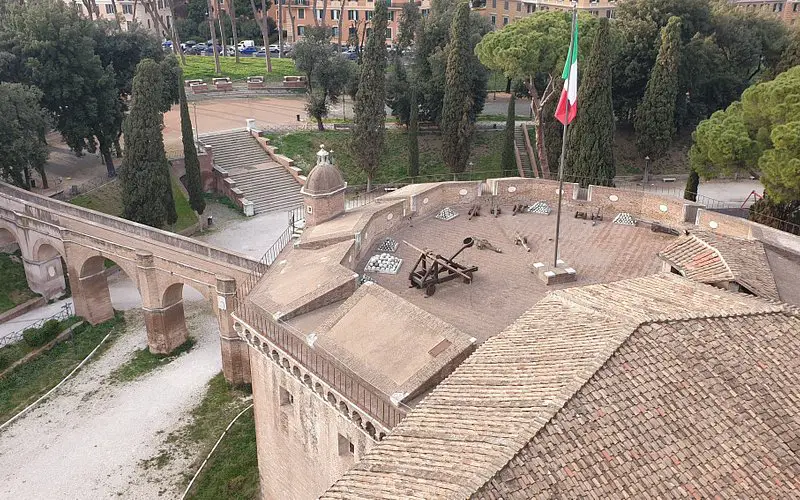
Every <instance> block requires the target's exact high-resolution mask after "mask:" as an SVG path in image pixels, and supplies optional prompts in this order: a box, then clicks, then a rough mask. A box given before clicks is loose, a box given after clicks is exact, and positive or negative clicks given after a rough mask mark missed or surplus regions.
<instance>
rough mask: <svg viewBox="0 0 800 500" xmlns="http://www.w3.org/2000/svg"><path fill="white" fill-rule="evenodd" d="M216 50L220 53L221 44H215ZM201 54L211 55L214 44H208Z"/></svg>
mask: <svg viewBox="0 0 800 500" xmlns="http://www.w3.org/2000/svg"><path fill="white" fill-rule="evenodd" d="M217 52H218V53H220V54H221V53H222V45H217ZM203 55H206V56H213V55H214V46H213V45H209V46H208V47H206V50H204V51H203Z"/></svg>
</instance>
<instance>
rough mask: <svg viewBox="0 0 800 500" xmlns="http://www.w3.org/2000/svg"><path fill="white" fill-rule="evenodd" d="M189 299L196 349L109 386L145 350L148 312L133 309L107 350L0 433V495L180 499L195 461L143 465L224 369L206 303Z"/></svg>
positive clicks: (190, 296)
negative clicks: (111, 378)
mask: <svg viewBox="0 0 800 500" xmlns="http://www.w3.org/2000/svg"><path fill="white" fill-rule="evenodd" d="M195 293H196V292H195ZM186 296H187V297H186V302H185V308H186V317H187V324H188V326H189V331H190V334H191V335H192V336H194V337H195V338H196V339H197V344H196V345H195V347H194V348H193V349H192V350H191V351H190V352H189V353H187V354H185V355H182V356H180V357H179V358H178V359H176V360H174V361H172V362H171V363H169V364H168V365H166V366H164V367H162V368H160V369H158V370H155V371H153V372H151V373H149V374H147V375H145V376H143V377H142V378H140V379H138V380H135V381H133V382H129V383H126V384H112V383H110V382H109V379H108V376H109V374H110V373H111V372H112V371H113V370H114V369H115V368H117V367H118V366H120V365H121V364H122V363H124V362H125V361H126V360H127V359H129V358H130V356H131V355H132V353H133V352H134V351H135V350H136V349H140V348H142V347H144V346H145V345H146V334H145V326H144V321H143V316H142V313H141V310H140V309H134V310H130V311H128V312H127V313H126V319H127V327H126V332H125V333H124V334H123V335H122V336H121V337H120V338H118V339H117V340H116V341H115V342H114V344H113V345H112V346H111V348H110V349H109V350H108V351H107V352H106V353H105V354H103V355H102V356H101V357H100V358H98V359H97V360H95V361H94V362H93V363H91V364H90V365H89V366H88V368H86V369H84V370H82V371H80V372H79V373H78V374H77V375H76V377H75V378H74V379H72V380H71V381H69V382H68V383H66V384H65V385H64V386H63V387H62V388H61V389H60V390H59V391H58V392H57V393H56V395H54V396H53V397H52V398H51V399H50V400H49V401H47V402H45V403H43V404H42V405H40V406H39V407H37V408H36V409H34V410H33V411H31V412H30V413H29V414H28V415H26V416H25V417H23V418H22V419H20V420H19V421H18V422H16V423H15V424H13V425H12V426H11V427H10V428H8V429H7V430H6V431H4V432H2V433H0V498H14V499H20V500H21V499H37V500H38V499H42V498H87V499H88V498H91V499H95V498H114V497H118V498H126V499H127V498H142V499H152V498H157V497H159V496H163V497H165V498H174V497H176V496H178V495H179V492H178V490H179V486H178V482H179V481H180V479H181V474H182V473H185V472H188V473H190V474H191V473H192V472H193V471H187V466H188V464H189V463H190V462H191V459H192V458H193V457H189V458H186V457H184V456H176V457H173V459H172V460H170V461H169V463H168V464H167V465H166V466H165V467H164V468H162V469H159V470H156V469H152V468H148V467H146V465H145V464H143V462H144V461H146V460H148V459H150V458H152V457H153V455H154V454H155V453H156V450H158V449H159V447H160V446H161V445H162V443H163V440H164V439H165V437H166V436H167V435H168V434H169V433H170V432H172V431H174V430H177V429H179V428H180V427H182V426H183V425H185V424H186V421H187V418H188V414H189V411H190V410H191V409H192V408H193V407H194V406H195V405H196V404H197V403H198V401H199V400H200V399H201V398H202V396H203V394H204V390H205V384H206V383H207V382H208V380H209V379H211V377H212V376H214V375H215V374H216V373H218V372H219V371H220V369H221V362H220V355H219V340H218V337H217V330H218V328H217V326H216V320H215V318H214V316H213V315H212V314H211V311H210V308H209V307H208V304H206V303H205V301H204V300H202V297H200V298H199V300H198V296H197V295H195V294H192V293H188V292H187V293H186ZM191 299H194V300H191ZM189 455H192V454H191V453H190V454H189Z"/></svg>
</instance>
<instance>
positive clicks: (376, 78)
mask: <svg viewBox="0 0 800 500" xmlns="http://www.w3.org/2000/svg"><path fill="white" fill-rule="evenodd" d="M388 20H389V9H388V7H387V6H386V2H385V1H384V0H376V2H375V15H373V16H372V32H371V33H370V34H369V35H368V36H367V46H366V48H365V49H364V55H363V59H362V63H361V73H360V74H359V81H358V92H357V93H356V102H355V108H354V110H353V111H354V113H355V116H354V117H353V135H352V137H351V138H350V150H351V151H352V153H353V156H354V157H355V158H356V159H357V161H358V166H359V167H360V168H361V169H362V170H364V172H366V174H367V191H369V190H370V189H371V188H372V178H373V177H374V176H375V172H376V171H377V170H378V166H379V162H380V156H381V152H382V151H383V141H384V137H385V135H386V124H385V123H384V119H385V118H386V110H385V104H384V100H385V95H386V41H385V40H384V38H385V36H384V33H386V25H387V23H388Z"/></svg>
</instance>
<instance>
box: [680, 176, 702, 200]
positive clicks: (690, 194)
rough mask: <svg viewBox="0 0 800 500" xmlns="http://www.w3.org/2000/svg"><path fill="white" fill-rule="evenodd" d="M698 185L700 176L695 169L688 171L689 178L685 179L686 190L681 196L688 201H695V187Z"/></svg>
mask: <svg viewBox="0 0 800 500" xmlns="http://www.w3.org/2000/svg"><path fill="white" fill-rule="evenodd" d="M699 186H700V176H699V175H698V174H697V171H696V170H695V169H692V171H691V172H690V173H689V179H687V181H686V190H685V191H684V192H683V198H684V199H685V200H689V201H697V188H698V187H699Z"/></svg>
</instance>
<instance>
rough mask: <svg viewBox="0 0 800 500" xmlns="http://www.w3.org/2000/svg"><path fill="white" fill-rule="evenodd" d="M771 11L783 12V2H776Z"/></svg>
mask: <svg viewBox="0 0 800 500" xmlns="http://www.w3.org/2000/svg"><path fill="white" fill-rule="evenodd" d="M772 12H783V4H782V3H776V4H774V5H773V6H772Z"/></svg>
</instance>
